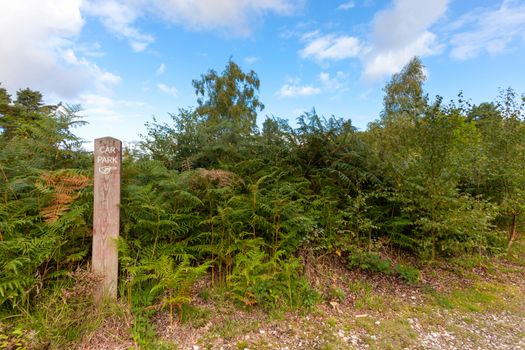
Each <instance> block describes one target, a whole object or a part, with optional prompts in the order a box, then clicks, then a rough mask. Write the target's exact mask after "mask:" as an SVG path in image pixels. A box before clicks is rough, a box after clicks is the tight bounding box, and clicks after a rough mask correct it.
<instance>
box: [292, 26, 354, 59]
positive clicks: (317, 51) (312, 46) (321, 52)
mask: <svg viewBox="0 0 525 350" xmlns="http://www.w3.org/2000/svg"><path fill="white" fill-rule="evenodd" d="M302 39H303V40H304V41H307V42H308V44H307V45H306V46H305V47H304V48H303V49H302V50H300V51H299V55H300V56H301V57H302V58H310V57H311V58H314V59H315V60H316V61H319V62H322V61H326V60H343V59H348V58H353V57H357V56H358V54H359V53H360V51H361V44H360V42H359V39H357V38H356V37H353V36H347V35H335V34H327V35H323V36H320V35H319V32H318V31H315V32H310V33H306V34H305V35H303V37H302Z"/></svg>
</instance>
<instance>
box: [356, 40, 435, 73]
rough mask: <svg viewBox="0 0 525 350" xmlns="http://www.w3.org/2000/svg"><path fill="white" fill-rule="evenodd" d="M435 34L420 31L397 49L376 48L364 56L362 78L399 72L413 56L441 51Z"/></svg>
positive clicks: (429, 54) (428, 54)
mask: <svg viewBox="0 0 525 350" xmlns="http://www.w3.org/2000/svg"><path fill="white" fill-rule="evenodd" d="M442 48H443V47H442V46H441V45H439V44H438V43H437V39H436V36H435V35H434V34H433V33H430V32H424V33H422V34H421V35H420V36H419V37H418V38H417V39H416V40H415V41H414V42H411V43H409V44H407V45H406V46H404V47H403V48H401V49H398V50H380V49H376V50H373V51H371V52H370V53H369V54H367V55H366V56H364V61H365V67H364V71H363V78H364V79H365V80H368V81H372V80H376V79H379V78H382V77H384V76H385V75H391V74H394V73H397V72H399V71H400V70H401V69H402V68H403V66H404V65H405V64H407V63H408V62H409V61H410V60H411V59H412V58H413V57H414V56H420V57H422V56H431V55H435V54H438V53H440V52H441V51H442Z"/></svg>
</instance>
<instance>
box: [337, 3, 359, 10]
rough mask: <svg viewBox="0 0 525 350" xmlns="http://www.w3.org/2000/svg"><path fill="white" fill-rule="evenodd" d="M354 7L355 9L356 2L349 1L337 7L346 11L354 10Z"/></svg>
mask: <svg viewBox="0 0 525 350" xmlns="http://www.w3.org/2000/svg"><path fill="white" fill-rule="evenodd" d="M354 7H355V1H347V2H344V3H342V4H341V5H339V6H337V9H338V10H343V11H346V10H350V9H353V8H354Z"/></svg>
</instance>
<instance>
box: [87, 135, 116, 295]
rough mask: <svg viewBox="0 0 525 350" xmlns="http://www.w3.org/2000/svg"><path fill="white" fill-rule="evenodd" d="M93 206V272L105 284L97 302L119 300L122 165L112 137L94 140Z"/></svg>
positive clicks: (99, 291) (100, 289) (98, 291)
mask: <svg viewBox="0 0 525 350" xmlns="http://www.w3.org/2000/svg"><path fill="white" fill-rule="evenodd" d="M94 156H95V174H94V203H93V259H92V262H91V264H92V269H93V272H94V273H96V274H97V275H99V276H100V277H101V278H102V280H101V284H100V286H99V288H98V289H97V292H96V295H95V300H96V301H97V302H98V301H100V300H101V299H103V298H113V299H115V298H116V297H117V279H118V250H117V238H118V236H119V227H120V223H119V222H120V165H121V163H122V142H120V141H119V140H117V139H115V138H113V137H103V138H100V139H96V140H95V152H94Z"/></svg>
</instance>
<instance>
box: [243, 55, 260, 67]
mask: <svg viewBox="0 0 525 350" xmlns="http://www.w3.org/2000/svg"><path fill="white" fill-rule="evenodd" d="M259 60H260V58H259V57H255V56H249V57H245V58H244V62H245V63H246V64H247V65H250V66H251V65H252V64H254V63H255V62H258V61H259Z"/></svg>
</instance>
